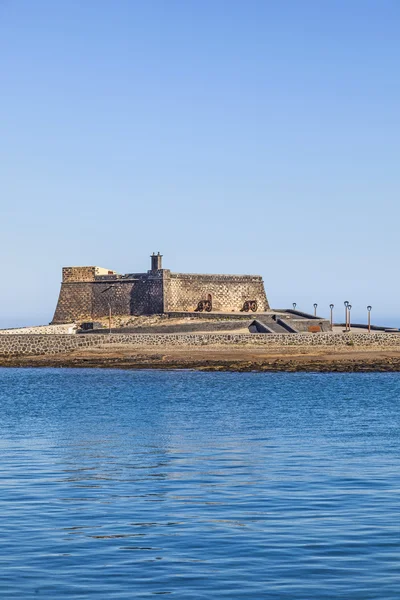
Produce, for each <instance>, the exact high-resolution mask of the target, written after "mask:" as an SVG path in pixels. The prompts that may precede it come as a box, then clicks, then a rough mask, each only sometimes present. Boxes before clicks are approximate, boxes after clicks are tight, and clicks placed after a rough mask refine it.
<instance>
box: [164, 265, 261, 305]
mask: <svg viewBox="0 0 400 600" xmlns="http://www.w3.org/2000/svg"><path fill="white" fill-rule="evenodd" d="M164 288H165V293H164V298H165V302H166V304H165V307H164V310H165V311H166V312H170V311H189V312H190V311H194V310H195V309H196V307H197V304H198V302H199V301H200V300H205V299H207V297H208V295H211V299H212V310H213V311H221V312H232V311H235V312H239V311H240V310H241V309H242V308H243V304H244V302H245V301H246V300H257V304H258V311H259V312H260V311H265V310H268V309H269V305H268V301H267V297H266V294H265V290H264V282H263V280H262V277H259V276H256V275H195V274H193V275H192V274H186V273H170V272H169V271H167V272H165V275H164Z"/></svg>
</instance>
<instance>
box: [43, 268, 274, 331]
mask: <svg viewBox="0 0 400 600" xmlns="http://www.w3.org/2000/svg"><path fill="white" fill-rule="evenodd" d="M110 286H112V289H111V290H109V291H106V289H107V288H109V287H110ZM208 295H210V296H211V298H212V308H213V311H221V312H237V313H238V312H240V310H241V309H242V308H243V304H244V302H245V301H246V300H256V301H257V304H258V312H263V311H265V310H268V309H269V305H268V301H267V297H266V295H265V290H264V283H263V280H262V278H261V277H259V276H256V275H190V274H185V273H171V272H170V271H169V270H167V269H164V270H160V271H151V272H148V273H138V274H130V275H129V274H128V275H118V274H116V273H113V272H112V271H109V272H108V271H107V270H106V269H101V268H100V267H65V268H64V269H63V281H62V284H61V290H60V295H59V299H58V303H57V308H56V311H55V313H54V318H53V321H52V322H53V323H55V324H58V323H70V322H72V321H73V322H82V321H91V320H95V319H99V318H101V317H104V316H106V315H108V312H109V303H111V309H112V313H113V314H114V315H118V316H123V315H144V314H160V313H165V312H169V311H189V312H192V311H194V310H195V309H196V307H197V305H198V303H199V301H200V300H204V299H206V298H207V297H208Z"/></svg>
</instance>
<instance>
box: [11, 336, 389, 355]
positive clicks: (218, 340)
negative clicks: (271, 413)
mask: <svg viewBox="0 0 400 600" xmlns="http://www.w3.org/2000/svg"><path fill="white" fill-rule="evenodd" d="M110 345H111V346H118V345H124V346H131V347H132V348H148V347H153V348H162V347H164V348H168V347H173V346H181V347H198V346H216V345H218V346H235V347H238V346H239V347H240V346H248V347H249V346H250V347H271V346H272V347H285V346H303V347H307V346H329V347H343V346H354V347H356V348H391V347H396V348H400V334H396V333H370V334H368V333H350V334H346V333H342V334H330V333H315V334H312V333H309V334H307V333H299V334H297V335H293V334H257V333H254V334H247V333H206V334H201V333H197V334H196V333H185V334H174V333H170V334H168V333H165V334H154V333H153V334H151V333H148V334H146V333H143V334H138V333H127V334H101V335H3V336H0V356H2V357H11V356H22V355H25V356H26V355H28V356H29V355H48V356H51V355H55V354H62V353H69V352H73V351H74V350H82V349H88V348H101V347H104V348H107V347H108V348H109V347H110Z"/></svg>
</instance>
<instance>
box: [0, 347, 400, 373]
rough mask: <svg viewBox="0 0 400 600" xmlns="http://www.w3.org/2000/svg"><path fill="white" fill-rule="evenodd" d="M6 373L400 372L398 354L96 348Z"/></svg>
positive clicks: (27, 359)
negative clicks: (69, 369)
mask: <svg viewBox="0 0 400 600" xmlns="http://www.w3.org/2000/svg"><path fill="white" fill-rule="evenodd" d="M0 366H2V367H77V368H82V367H97V368H119V369H150V368H151V369H197V370H203V371H322V372H330V371H339V372H346V371H348V372H359V371H366V372H368V371H400V349H398V348H390V347H389V348H385V349H371V348H369V349H368V348H367V349H359V348H332V347H311V348H310V347H304V348H302V347H296V348H293V347H289V348H276V347H275V348H267V349H265V348H246V347H237V348H226V346H225V347H222V346H207V347H205V348H198V349H194V348H162V349H161V348H160V349H157V350H155V349H154V348H140V349H137V348H129V347H127V346H113V347H112V348H110V347H109V348H93V349H85V350H79V351H75V352H72V353H70V354H58V355H56V356H21V357H14V358H8V359H6V358H0Z"/></svg>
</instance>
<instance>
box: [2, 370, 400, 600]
mask: <svg viewBox="0 0 400 600" xmlns="http://www.w3.org/2000/svg"><path fill="white" fill-rule="evenodd" d="M0 411H1V413H0V414H1V418H0V457H1V458H0V460H1V463H0V464H1V469H0V476H1V488H0V490H1V493H0V595H1V597H4V598H7V599H8V598H18V599H21V598H49V599H52V600H58V599H64V598H77V599H78V598H92V597H93V598H96V599H102V598H104V599H110V600H113V599H119V600H121V599H128V598H129V599H130V598H135V599H142V598H143V599H144V598H150V597H153V596H156V595H167V596H170V597H171V600H172V598H174V599H175V600H178V599H179V600H192V599H193V600H195V599H199V600H200V599H214V598H229V599H232V600H236V599H246V600H247V599H255V600H257V599H259V598H260V599H284V600H310V599H313V598H316V599H318V600H324V599H336V598H342V599H347V600H353V599H354V600H355V599H359V600H367V599H372V598H373V599H380V600H391V599H393V600H395V599H396V600H398V599H399V598H400V374H399V375H398V374H300V373H276V374H275V373H196V372H189V371H187V372H185V371H180V372H179V371H175V372H174V371H169V372H162V371H137V372H132V371H131V372H129V371H114V370H95V369H93V370H92V369H85V370H73V369H0Z"/></svg>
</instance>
